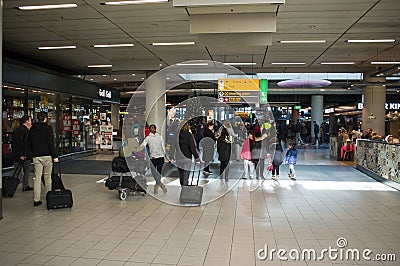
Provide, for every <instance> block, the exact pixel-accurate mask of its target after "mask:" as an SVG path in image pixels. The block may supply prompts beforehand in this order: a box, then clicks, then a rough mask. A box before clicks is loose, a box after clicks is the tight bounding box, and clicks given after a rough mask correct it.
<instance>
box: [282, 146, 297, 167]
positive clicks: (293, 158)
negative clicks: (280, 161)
mask: <svg viewBox="0 0 400 266" xmlns="http://www.w3.org/2000/svg"><path fill="white" fill-rule="evenodd" d="M285 162H286V163H287V164H296V163H297V150H296V149H295V148H293V149H289V150H288V151H287V152H286V158H285Z"/></svg>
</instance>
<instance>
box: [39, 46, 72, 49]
mask: <svg viewBox="0 0 400 266" xmlns="http://www.w3.org/2000/svg"><path fill="white" fill-rule="evenodd" d="M75 48H76V46H75V45H65V46H40V47H38V49H39V50H58V49H75Z"/></svg>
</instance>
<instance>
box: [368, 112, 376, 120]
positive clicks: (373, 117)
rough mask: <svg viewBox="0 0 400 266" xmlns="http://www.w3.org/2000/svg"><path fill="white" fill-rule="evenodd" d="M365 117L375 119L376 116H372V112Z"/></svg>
mask: <svg viewBox="0 0 400 266" xmlns="http://www.w3.org/2000/svg"><path fill="white" fill-rule="evenodd" d="M367 118H368V119H376V117H375V116H374V114H373V113H371V115H370V116H368V117H367Z"/></svg>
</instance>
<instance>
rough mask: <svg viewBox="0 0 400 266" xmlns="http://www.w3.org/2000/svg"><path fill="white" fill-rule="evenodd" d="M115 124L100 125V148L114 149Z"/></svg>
mask: <svg viewBox="0 0 400 266" xmlns="http://www.w3.org/2000/svg"><path fill="white" fill-rule="evenodd" d="M112 133H113V126H106V125H101V126H100V149H112V147H113V135H112Z"/></svg>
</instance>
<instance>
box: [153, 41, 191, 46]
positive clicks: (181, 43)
mask: <svg viewBox="0 0 400 266" xmlns="http://www.w3.org/2000/svg"><path fill="white" fill-rule="evenodd" d="M193 44H195V42H153V43H152V44H151V45H154V46H169V45H193Z"/></svg>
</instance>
